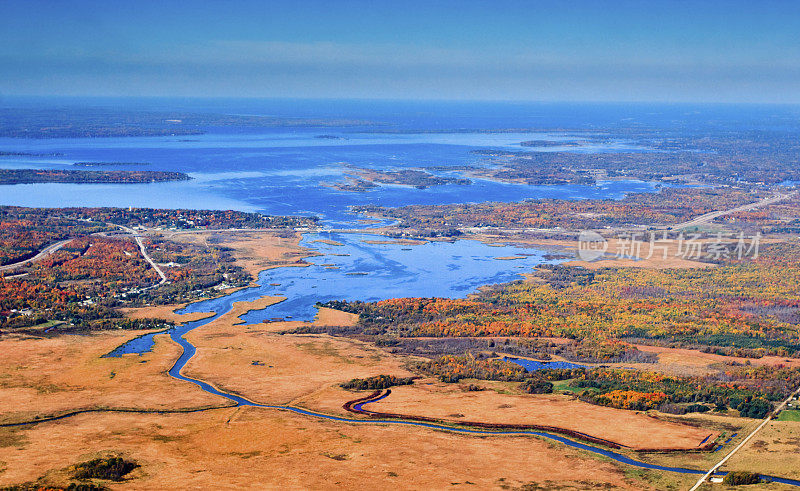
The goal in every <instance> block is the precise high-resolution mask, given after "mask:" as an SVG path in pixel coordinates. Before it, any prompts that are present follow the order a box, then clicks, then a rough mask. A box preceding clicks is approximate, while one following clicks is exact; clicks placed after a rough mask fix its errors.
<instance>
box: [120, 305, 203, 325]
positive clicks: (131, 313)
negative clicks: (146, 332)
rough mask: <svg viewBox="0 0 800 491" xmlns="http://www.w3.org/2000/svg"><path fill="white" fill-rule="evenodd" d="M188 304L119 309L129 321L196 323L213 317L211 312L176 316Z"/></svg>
mask: <svg viewBox="0 0 800 491" xmlns="http://www.w3.org/2000/svg"><path fill="white" fill-rule="evenodd" d="M187 305H188V303H181V304H172V305H153V306H148V307H125V308H121V309H119V312H121V313H122V314H123V315H124V316H125V317H128V318H130V319H164V320H166V321H171V322H174V323H176V324H183V323H186V322H192V321H197V320H200V319H205V318H207V317H211V316H212V315H214V313H213V312H191V313H188V314H176V313H175V311H176V310H179V309H182V308H184V307H186V306H187Z"/></svg>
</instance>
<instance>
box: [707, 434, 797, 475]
mask: <svg viewBox="0 0 800 491" xmlns="http://www.w3.org/2000/svg"><path fill="white" fill-rule="evenodd" d="M753 469H757V470H758V472H762V473H764V474H769V475H773V476H780V477H788V478H790V479H800V422H797V421H772V422H771V423H769V424H768V425H767V426H765V427H764V428H763V429H762V430H761V431H760V432H759V433H758V434H756V436H754V437H753V438H752V439H751V440H750V441H749V442H747V445H746V446H745V447H744V448H742V449H741V450H739V452H737V453H736V454H735V455H734V456H733V457H731V460H729V461H728V462H727V463H726V464H725V467H724V468H723V470H727V471H741V470H753Z"/></svg>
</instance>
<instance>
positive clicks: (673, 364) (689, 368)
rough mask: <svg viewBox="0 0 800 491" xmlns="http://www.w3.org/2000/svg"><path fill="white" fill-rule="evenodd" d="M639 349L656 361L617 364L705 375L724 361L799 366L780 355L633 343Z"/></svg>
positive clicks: (669, 372)
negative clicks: (728, 353) (721, 352)
mask: <svg viewBox="0 0 800 491" xmlns="http://www.w3.org/2000/svg"><path fill="white" fill-rule="evenodd" d="M635 346H636V347H637V348H639V349H640V350H641V351H646V352H648V353H657V354H658V363H656V364H652V363H639V364H631V363H628V364H624V363H623V364H618V365H619V366H627V367H632V368H640V369H647V370H656V371H660V372H664V373H668V374H671V375H705V374H707V373H710V372H713V371H715V366H721V365H723V364H724V363H726V362H727V363H730V362H737V363H742V364H744V363H747V362H748V361H749V362H750V363H751V364H753V365H769V366H777V365H785V366H793V367H798V366H800V359H796V358H784V357H781V356H764V357H762V358H743V357H739V356H723V355H716V354H713V353H703V352H702V351H700V350H694V349H686V348H666V347H662V346H647V345H635Z"/></svg>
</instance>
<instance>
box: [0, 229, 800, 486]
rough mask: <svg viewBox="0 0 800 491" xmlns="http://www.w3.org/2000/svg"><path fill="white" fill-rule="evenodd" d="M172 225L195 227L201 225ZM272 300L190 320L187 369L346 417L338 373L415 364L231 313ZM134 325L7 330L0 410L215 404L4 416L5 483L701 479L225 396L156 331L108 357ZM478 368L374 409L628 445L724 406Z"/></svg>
mask: <svg viewBox="0 0 800 491" xmlns="http://www.w3.org/2000/svg"><path fill="white" fill-rule="evenodd" d="M178 237H180V238H181V239H182V240H183V239H186V240H204V239H203V238H202V234H197V235H190V234H186V235H181V236H178ZM226 244H229V245H232V244H239V246H241V247H242V249H240V250H239V252H237V254H236V258H237V260H238V261H241V262H242V263H241V264H246V265H249V266H247V267H250V268H253V269H252V271H256V270H257V269H258V268H262V267H264V266H265V265H267V263H270V264H271V265H273V266H274V265H276V264H277V263H278V262H280V261H286V262H288V263H289V264H298V263H297V261H298V259H297V258H300V257H302V254H304V251H303V250H301V249H300V248H299V247H298V246H297V242H296V239H285V238H280V237H271V238H269V234H263V235H259V236H258V237H251V236H247V237H245V238H243V239H241V240H240V241H239V242H236V241H234V240H233V239H231V240H230V241H229V242H226ZM270 244H272V245H270ZM259 254H264V255H263V256H259ZM278 301H281V299H280V298H276V297H262V298H259V299H256V300H253V301H251V302H237V303H236V304H234V306H233V309H232V310H231V312H229V313H227V314H225V315H223V316H221V317H219V318H218V319H215V320H214V321H212V322H211V323H209V324H207V325H205V326H202V327H200V328H198V329H196V330H194V331H191V332H190V333H188V334H187V336H186V337H187V339H189V340H190V341H191V342H192V344H194V345H195V346H196V347H197V354H196V355H195V357H194V358H193V359H192V360H190V362H189V363H188V364H187V365H186V366H185V367H184V369H183V372H182V373H183V374H184V375H186V376H189V377H193V378H198V379H201V380H203V381H206V382H208V383H210V384H212V385H214V386H215V387H217V388H219V389H222V390H225V391H229V392H231V393H235V394H238V395H241V396H243V397H246V398H247V399H250V400H252V401H255V402H258V403H262V404H274V405H293V406H297V407H303V408H308V409H312V410H315V411H320V412H325V413H328V414H335V415H343V414H347V415H348V417H355V416H354V415H352V414H350V413H346V412H345V411H344V410H343V409H342V407H341V406H342V404H343V403H344V402H346V401H347V400H350V399H354V398H357V397H360V396H361V395H363V394H364V393H363V392H361V393H357V392H350V391H346V390H344V389H342V388H340V387H339V384H340V383H342V382H345V381H347V380H349V379H351V378H355V377H367V376H371V375H378V374H391V375H396V376H410V375H412V372H410V371H409V370H408V369H407V368H406V365H407V363H408V362H409V361H410V360H412V359H411V358H409V357H407V356H403V355H397V354H392V353H389V352H387V351H385V350H383V349H381V348H379V347H376V346H374V345H372V344H368V343H364V342H361V341H357V340H353V339H349V338H341V337H332V336H329V335H326V334H286V333H285V331H287V330H289V329H293V328H296V327H299V326H301V325H304V324H307V323H303V322H299V321H295V322H276V323H269V324H256V325H249V326H248V325H244V324H242V323H241V320H240V319H239V317H240V316H241V315H244V314H245V313H246V312H248V311H250V310H257V309H263V308H265V307H267V306H268V305H271V304H273V303H275V302H278ZM178 307H181V306H170V307H149V308H143V309H130V310H128V311H126V315H129V316H132V317H133V316H137V317H138V316H149V315H152V316H155V317H159V318H165V319H170V320H174V321H176V322H185V321H187V320H192V319H194V318H196V317H197V316H196V315H187V316H178V315H177V314H174V312H173V310H174V309H175V308H178ZM356 321H357V318H356V316H354V315H352V314H347V313H343V312H338V311H334V310H330V309H320V311H319V314H318V316H317V319H316V320H315V321H314V323H315V324H316V325H329V326H338V325H351V324H352V323H354V322H356ZM139 334H141V333H139V332H133V331H113V332H102V333H96V334H91V335H87V336H66V335H63V336H58V337H53V338H46V339H43V338H34V337H23V336H15V335H7V336H5V337H3V338H2V339H0V353H3V357H4V358H3V359H4V363H3V364H2V366H0V423H8V422H18V421H24V420H31V419H33V418H35V417H37V416H39V417H43V416H50V415H57V414H62V413H65V412H68V411H72V410H76V409H91V408H119V409H146V410H151V409H161V410H182V409H192V408H209V407H215V406H219V407H218V408H216V409H208V410H205V411H202V412H191V413H188V412H187V413H171V414H153V413H118V412H94V413H84V414H79V415H76V416H72V417H69V418H66V419H62V420H57V421H49V422H42V423H38V424H34V425H29V426H24V427H13V428H0V487H2V486H8V485H13V484H20V483H25V482H33V481H36V482H38V483H39V484H42V485H44V484H49V485H66V484H67V483H68V482H69V475H68V473H67V471H66V469H67V468H68V467H69V466H70V465H72V464H75V463H78V462H82V461H85V460H89V459H92V458H95V457H98V456H104V455H110V454H114V455H123V456H125V457H128V458H130V459H133V460H135V461H137V462H138V463H140V464H141V466H142V467H140V468H139V469H137V470H135V471H134V472H133V473H132V474H131V475H130V478H129V479H128V480H126V481H125V482H123V483H120V484H112V485H110V487H111V488H112V489H115V488H125V489H128V488H130V489H230V488H241V487H245V488H259V489H277V488H281V489H308V488H313V489H340V488H355V487H365V486H368V487H369V488H374V489H390V488H395V489H396V488H403V489H445V488H447V489H450V488H452V489H460V488H463V487H467V488H476V489H478V488H479V489H522V488H523V486H526V485H528V486H529V487H528V489H538V488H536V487H535V486H539V487H540V488H544V489H564V488H573V489H602V488H623V489H624V488H628V489H686V488H688V487H689V486H691V484H692V482H693V481H694V479H695V478H694V477H692V476H683V475H679V474H673V473H662V472H654V471H644V470H640V469H636V468H633V467H630V466H625V465H622V464H617V463H614V462H612V461H610V460H607V459H603V458H600V457H598V456H595V455H592V454H589V453H587V452H583V451H580V450H575V449H572V448H569V447H566V446H564V445H562V444H559V443H555V442H552V441H549V440H544V439H539V438H537V437H530V436H475V435H458V434H452V433H447V432H443V431H439V430H431V429H426V428H419V427H409V426H394V425H384V424H374V423H372V424H363V423H362V424H353V423H341V422H333V421H328V420H322V419H319V418H314V417H310V416H304V415H300V414H296V413H291V412H287V411H283V410H276V409H265V408H254V407H236V408H234V407H224V406H229V405H230V401H228V400H226V399H224V398H222V397H219V396H215V395H211V394H208V393H206V392H203V391H202V390H200V389H199V388H197V387H196V386H195V385H193V384H191V383H188V382H183V381H179V380H175V379H173V378H171V377H169V376H168V375H167V374H166V371H167V370H168V369H169V368H170V367H171V366H172V364H173V363H174V361H175V359H176V358H177V357H178V356H179V354H180V347H179V346H177V345H175V344H174V343H173V342H172V341H171V340H170V339H169V338H168V337H167V336H166V335H159V336H156V343H155V346H154V349H153V351H152V352H150V353H146V354H144V355H142V356H138V355H126V356H123V357H122V358H101V356H102V355H103V354H105V353H107V352H109V351H111V350H112V349H113V348H115V347H116V346H118V345H119V344H122V343H123V342H125V341H127V340H129V339H131V338H133V337H135V336H137V335H139ZM669 354H670V353H669V352H665V353H664V354H661V353H660V356H665V357H666V356H668V355H669ZM710 356H715V355H710ZM696 358H697V357H696ZM699 358H702V357H699ZM703 359H704V358H703ZM704 360H705V359H704ZM707 361H708V362H709V363H714V362H716V361H715V360H713V359H712V360H707ZM673 362H675V363H677V361H674V360H673V361H670V363H673ZM696 363H698V364H701V363H702V362H700V361H697V362H696ZM476 383H478V384H480V385H483V386H484V387H485V389H486V390H483V391H479V392H465V391H462V390H461V385H460V384H443V383H440V382H437V381H435V380H432V379H422V380H417V381H416V382H415V384H413V385H411V386H402V387H396V388H394V389H393V393H392V395H391V396H390V397H389V398H387V399H384V400H382V401H380V402H378V403H375V404H373V405H372V406H371V407H370V408H374V409H375V410H384V411H392V412H400V413H408V414H415V415H421V416H431V417H437V418H442V419H444V420H447V421H453V422H457V421H459V420H478V421H487V422H502V423H516V424H524V423H533V424H543V425H554V426H563V427H566V428H571V429H575V430H577V431H581V432H585V433H589V434H592V435H595V436H599V437H602V438H608V439H612V440H617V441H619V442H620V443H623V444H625V445H630V446H631V447H634V448H638V447H653V446H662V447H663V446H673V447H675V448H694V447H696V446H697V445H698V444H699V442H700V441H701V440H702V439H703V438H705V437H706V436H707V435H709V434H714V435H716V434H718V433H719V432H721V431H726V430H725V428H726V426H725V423H724V421H725V420H724V418H725V417H724V416H714V418H717V420H719V419H720V418H723V419H721V420H720V421H723V422H722V423H720V422H719V421H717V420H714V419H707V420H702V419H701V420H700V423H701V424H700V426H690V425H687V424H683V422H684V421H682V420H681V419H680V418H672V419H671V420H669V421H667V420H663V419H655V418H653V417H650V416H648V415H646V414H642V413H637V412H632V411H624V410H616V409H611V408H603V407H598V406H591V405H588V404H585V403H583V402H580V401H577V400H574V399H572V398H571V397H570V396H566V395H536V396H534V395H523V394H521V393H520V392H519V391H518V390H517V389H516V388H515V386H514V384H504V383H500V382H476ZM708 418H711V417H710V416H709V417H708ZM735 419H736V420H738V418H735ZM697 421H698V419H697V418H695V419H693V420H688V419H687V420H686V422H691V423H695V424H696V423H697ZM704 421H705V422H704ZM750 421H752V420H750ZM736 424H739V425H740V426H741V425H742V424H743V423H742V422H736ZM786 424H795V425H797V426H800V423H786ZM765 434H766V433H765ZM794 435H795V433H791V432H789V433H785V434H781V435H780V438H783V440H780V441H779V442H778V443H775V442H773V441H772V440H769V441H767V443H766V444H767V445H768V446H770V447H769V448H772V447H771V446H772V445H776V446H775V447H774V448H779V447H780V448H781V449H784V448H785V449H789V448H790V447H791V445H796V443H794V440H793V439H794V438H795V436H794ZM775 438H777V437H774V438H773V439H775ZM792 448H794V447H792ZM794 452H795V454H796V453H797V451H796V450H794ZM632 455H633V457H634V458H638V459H649V460H651V461H654V462H655V461H659V462H668V463H676V462H678V463H679V465H696V466H697V468H702V467H703V466H707V464H708V463H709V462H711V461H712V460H713V459H712V457H711V456H709V455H707V454H688V457H685V456H683V455H682V454H678V455H668V456H652V455H644V456H642V455H639V454H632ZM748 455H750V454H748V453H747V452H745V453H743V454H742V458H743V459H745V460H744V461H743V462H742V463H741V465H742V466H743V467H747V466H749V465H752V462H750V461H747V460H746V459H747V458H764V457H763V456H760V454H758V453H756V454H754V455H753V456H752V457H748ZM782 455H783V454H782ZM764 462H765V466H767V467H769V466H770V465H774V466H775V468H776V469H778V468H779V466H780V465H781V464H780V462H779V460H778V459H777V454H776V459H775V461H774V462H772V463H771V462H767V461H764ZM732 465H733V464H732ZM736 465H739V464H736ZM784 465H785V464H784ZM797 467H800V466H797ZM770 468H771V467H770ZM775 472H776V473H778V471H777V470H776V471H775ZM781 475H786V473H785V472H783V473H781ZM104 484H105V485H108V483H104Z"/></svg>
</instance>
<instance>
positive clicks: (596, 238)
mask: <svg viewBox="0 0 800 491" xmlns="http://www.w3.org/2000/svg"><path fill="white" fill-rule="evenodd" d="M607 250H608V242H607V241H606V239H604V238H603V236H602V235H600V234H598V233H597V232H593V231H591V230H584V231H583V232H581V233H580V235H578V257H579V258H581V259H582V260H584V261H594V260H595V259H598V258H600V257H602V256H603V255H604V254H605V253H606V251H607Z"/></svg>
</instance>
